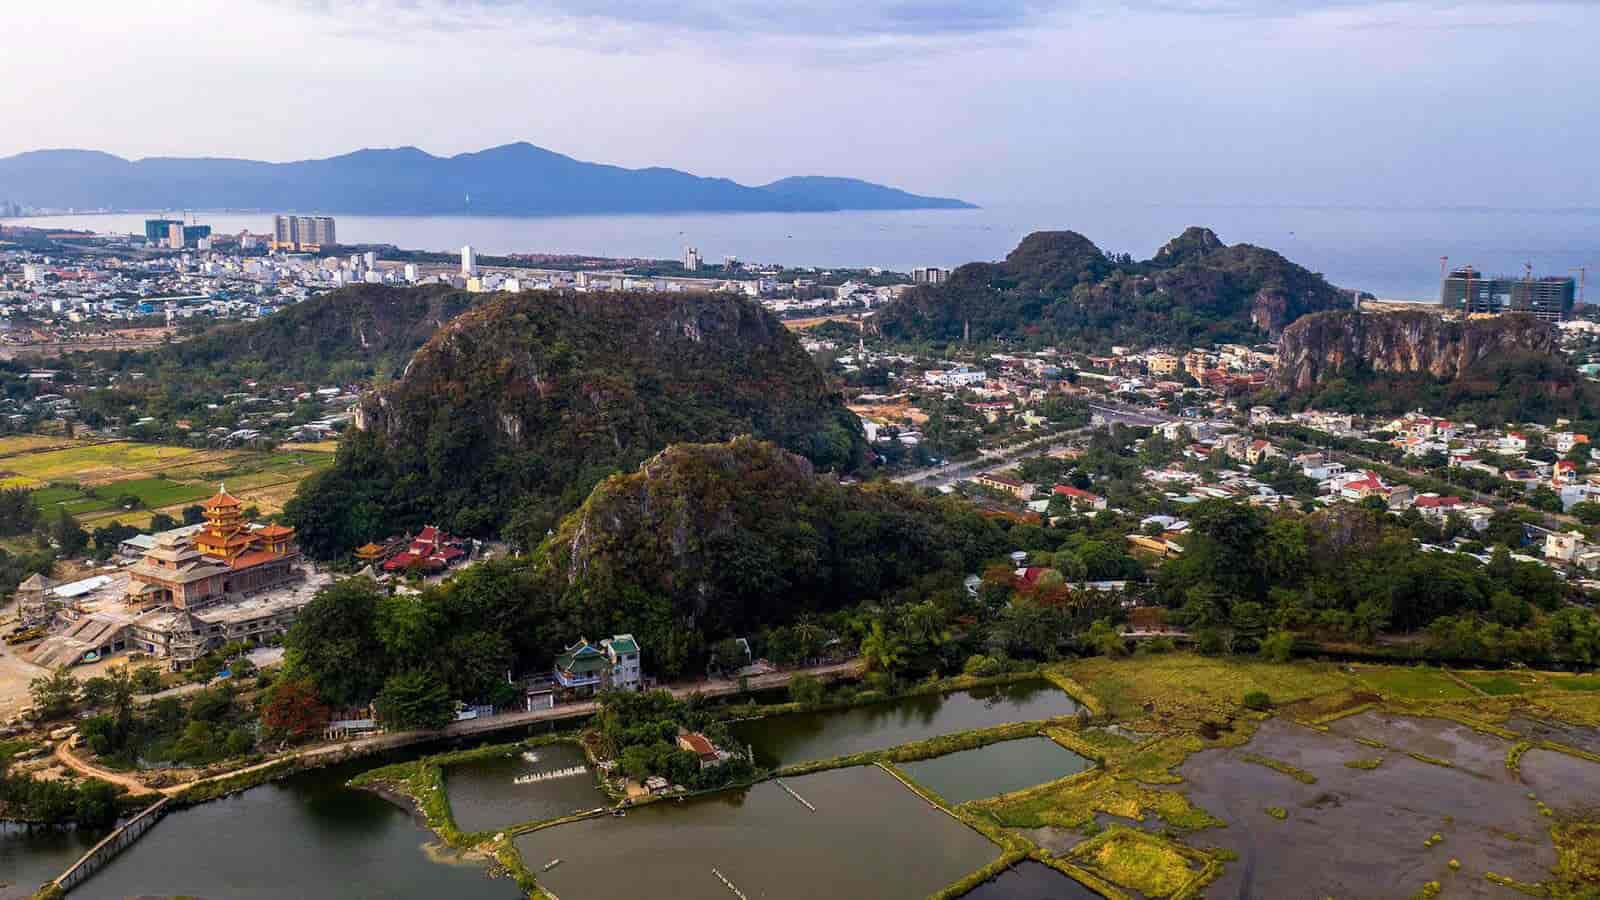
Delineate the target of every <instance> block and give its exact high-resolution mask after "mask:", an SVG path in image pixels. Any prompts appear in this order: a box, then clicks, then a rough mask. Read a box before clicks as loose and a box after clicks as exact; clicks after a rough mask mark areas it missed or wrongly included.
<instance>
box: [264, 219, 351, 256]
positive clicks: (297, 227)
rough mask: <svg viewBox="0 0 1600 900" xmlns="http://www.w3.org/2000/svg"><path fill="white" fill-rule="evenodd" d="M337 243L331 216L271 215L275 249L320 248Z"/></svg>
mask: <svg viewBox="0 0 1600 900" xmlns="http://www.w3.org/2000/svg"><path fill="white" fill-rule="evenodd" d="M338 243H339V238H338V237H337V235H336V234H335V232H334V227H333V217H332V216H273V217H272V247H273V249H275V250H320V249H322V248H323V247H332V246H334V245H336V244H338Z"/></svg>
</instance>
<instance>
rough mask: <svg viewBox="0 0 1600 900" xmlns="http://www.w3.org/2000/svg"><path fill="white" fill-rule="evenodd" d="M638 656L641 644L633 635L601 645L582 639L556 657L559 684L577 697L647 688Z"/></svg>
mask: <svg viewBox="0 0 1600 900" xmlns="http://www.w3.org/2000/svg"><path fill="white" fill-rule="evenodd" d="M639 655H640V654H639V642H638V641H636V640H634V637H633V635H631V634H619V635H616V636H615V637H609V638H606V639H605V640H603V641H601V642H600V643H599V644H591V643H589V641H588V639H587V638H579V639H578V642H577V643H576V644H573V645H572V646H570V647H568V648H566V649H565V650H563V651H562V652H561V654H560V655H558V656H557V657H556V664H555V676H556V682H557V683H559V684H560V685H561V687H562V688H563V689H565V690H566V691H568V692H570V693H572V694H578V695H590V694H594V693H597V692H599V691H603V690H613V689H614V690H621V691H637V690H639V689H640V688H641V687H643V685H644V677H643V674H642V672H641V670H640V665H639Z"/></svg>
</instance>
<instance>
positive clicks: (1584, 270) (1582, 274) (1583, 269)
mask: <svg viewBox="0 0 1600 900" xmlns="http://www.w3.org/2000/svg"><path fill="white" fill-rule="evenodd" d="M1567 271H1568V272H1577V273H1578V303H1577V305H1578V306H1582V305H1583V288H1584V282H1585V281H1587V280H1588V277H1589V267H1588V266H1578V267H1577V268H1575V269H1568V270H1567Z"/></svg>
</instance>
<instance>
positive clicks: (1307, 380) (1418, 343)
mask: <svg viewBox="0 0 1600 900" xmlns="http://www.w3.org/2000/svg"><path fill="white" fill-rule="evenodd" d="M1273 382H1274V389H1275V390H1276V391H1277V392H1278V393H1277V396H1276V399H1277V400H1278V402H1279V403H1280V405H1285V406H1294V407H1301V408H1304V407H1314V408H1319V409H1333V410H1341V411H1347V412H1355V413H1361V414H1365V415H1373V414H1399V413H1404V412H1409V411H1411V410H1414V409H1426V410H1428V411H1429V412H1431V413H1434V414H1436V415H1441V416H1448V417H1451V418H1456V419H1465V420H1469V421H1473V422H1477V423H1478V424H1480V425H1498V424H1500V423H1502V422H1527V421H1542V422H1549V421H1553V420H1554V419H1556V418H1558V417H1559V418H1568V419H1575V420H1587V419H1594V418H1596V417H1597V416H1600V398H1597V397H1596V396H1595V393H1594V391H1593V390H1592V389H1591V387H1590V386H1589V385H1588V383H1587V382H1586V381H1585V380H1584V378H1583V376H1582V375H1580V374H1579V373H1578V371H1577V370H1576V369H1574V368H1573V367H1572V366H1571V364H1569V363H1568V362H1567V361H1566V360H1565V359H1564V358H1562V356H1561V355H1560V353H1559V348H1558V345H1557V340H1556V336H1555V329H1554V328H1552V327H1551V326H1550V325H1548V324H1546V323H1544V322H1540V321H1537V320H1535V319H1533V318H1531V317H1529V316H1500V317H1497V318H1493V319H1473V320H1468V321H1449V320H1445V319H1442V318H1440V317H1439V316H1438V315H1437V314H1435V313H1434V312H1433V311H1431V310H1418V311H1415V312H1402V313H1381V314H1373V313H1355V312H1328V313H1321V314H1318V315H1312V316H1306V317H1304V318H1301V319H1300V320H1298V321H1297V322H1295V323H1294V324H1293V325H1291V326H1289V327H1288V328H1287V329H1285V330H1284V332H1283V335H1282V336H1281V338H1280V339H1279V342H1278V363H1277V366H1276V368H1275V369H1274V371H1273Z"/></svg>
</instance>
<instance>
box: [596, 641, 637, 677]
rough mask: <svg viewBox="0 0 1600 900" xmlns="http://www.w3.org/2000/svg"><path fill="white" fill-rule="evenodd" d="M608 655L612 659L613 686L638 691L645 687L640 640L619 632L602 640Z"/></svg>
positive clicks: (601, 644) (601, 643)
mask: <svg viewBox="0 0 1600 900" xmlns="http://www.w3.org/2000/svg"><path fill="white" fill-rule="evenodd" d="M600 646H601V647H603V648H605V651H606V657H607V658H608V659H609V660H610V661H611V686H612V687H614V688H616V689H617V690H619V691H637V690H639V689H640V688H642V687H644V673H643V671H642V670H641V669H640V667H639V642H638V641H636V640H634V638H633V635H631V634H617V635H612V636H611V637H608V638H606V639H605V640H603V641H601V642H600Z"/></svg>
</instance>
